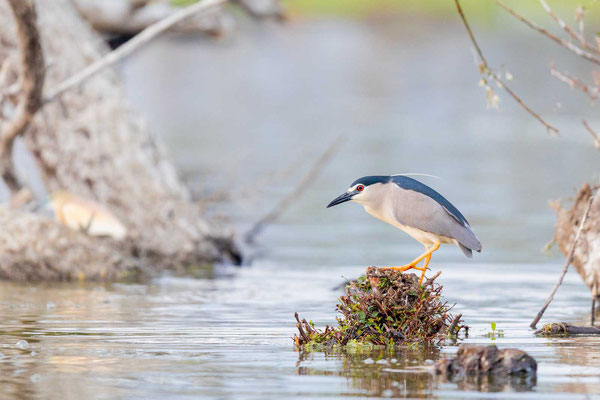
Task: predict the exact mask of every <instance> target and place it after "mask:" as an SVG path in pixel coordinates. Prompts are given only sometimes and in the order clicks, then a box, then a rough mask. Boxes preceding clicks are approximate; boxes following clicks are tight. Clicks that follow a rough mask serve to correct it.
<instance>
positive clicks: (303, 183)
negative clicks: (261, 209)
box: [244, 137, 343, 243]
mask: <svg viewBox="0 0 600 400" xmlns="http://www.w3.org/2000/svg"><path fill="white" fill-rule="evenodd" d="M342 142H343V140H342V138H341V137H339V138H337V139H335V140H334V141H333V142H332V143H331V144H330V145H329V146H327V149H326V150H325V151H324V152H323V154H321V156H320V157H319V158H318V159H317V160H316V161H315V163H314V164H313V166H312V167H311V169H310V170H309V171H308V172H307V173H306V175H304V177H303V178H302V179H301V180H300V182H298V185H296V187H295V189H294V190H292V191H291V192H290V193H289V194H288V195H287V196H285V197H284V198H283V199H282V200H281V201H280V202H279V203H277V205H276V206H275V208H274V209H273V210H271V211H269V212H268V213H267V214H265V215H264V216H263V217H262V218H260V219H259V220H258V221H256V222H255V223H254V225H252V227H251V228H250V229H249V230H248V232H246V234H245V235H244V238H245V240H246V242H247V243H252V241H253V240H254V237H255V236H256V235H258V234H259V233H260V231H262V229H263V228H264V226H265V225H267V224H269V223H271V222H273V221H275V220H276V219H277V218H279V216H280V215H281V214H282V213H283V212H284V211H285V210H287V208H288V207H289V206H290V205H291V204H292V203H293V202H294V200H295V199H297V198H298V197H299V196H300V195H301V194H302V193H303V192H304V191H305V190H306V188H307V187H308V186H309V185H310V183H311V182H312V181H314V180H315V179H316V177H317V176H319V174H320V172H321V170H322V169H323V167H324V166H325V164H327V162H329V160H330V159H331V158H332V157H333V156H334V154H335V153H336V152H337V150H338V149H339V147H340V146H341V144H342Z"/></svg>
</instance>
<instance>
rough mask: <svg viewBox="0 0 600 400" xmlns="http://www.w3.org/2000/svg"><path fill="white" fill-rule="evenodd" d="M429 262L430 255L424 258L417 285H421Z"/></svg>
mask: <svg viewBox="0 0 600 400" xmlns="http://www.w3.org/2000/svg"><path fill="white" fill-rule="evenodd" d="M430 260H431V254H430V255H428V256H427V257H425V262H424V263H423V272H422V273H421V278H420V279H419V285H422V284H423V278H425V271H427V266H428V265H429V261H430Z"/></svg>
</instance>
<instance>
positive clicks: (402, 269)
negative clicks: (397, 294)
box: [380, 264, 427, 272]
mask: <svg viewBox="0 0 600 400" xmlns="http://www.w3.org/2000/svg"><path fill="white" fill-rule="evenodd" d="M380 269H393V270H394V271H400V272H404V271H408V270H409V269H418V270H419V271H427V268H421V267H417V266H416V265H410V264H408V265H401V266H399V267H381V268H380Z"/></svg>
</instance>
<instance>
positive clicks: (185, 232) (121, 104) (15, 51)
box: [0, 0, 240, 280]
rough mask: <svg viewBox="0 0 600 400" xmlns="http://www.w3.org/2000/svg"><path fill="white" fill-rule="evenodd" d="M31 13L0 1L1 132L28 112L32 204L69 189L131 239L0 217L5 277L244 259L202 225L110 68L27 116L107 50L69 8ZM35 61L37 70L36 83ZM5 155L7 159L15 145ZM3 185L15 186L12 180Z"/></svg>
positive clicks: (32, 218) (20, 215)
mask: <svg viewBox="0 0 600 400" xmlns="http://www.w3.org/2000/svg"><path fill="white" fill-rule="evenodd" d="M35 4H36V6H37V8H38V9H37V22H34V21H35V14H36V13H35V12H33V9H32V8H30V11H31V12H29V13H27V12H20V11H23V10H21V9H19V7H32V3H31V2H29V1H25V0H14V1H13V0H10V1H5V0H1V1H0V117H1V120H0V121H1V126H0V129H1V131H2V132H4V133H6V132H7V131H10V129H9V128H10V124H12V123H13V121H15V120H16V119H17V118H20V117H19V116H20V112H21V109H22V108H24V109H25V110H26V111H27V110H28V113H29V114H30V115H28V116H27V118H25V120H26V122H27V123H26V124H21V123H20V126H21V127H22V129H19V132H17V134H19V133H23V138H24V143H25V145H26V149H27V151H28V152H29V154H30V156H31V157H32V158H33V160H34V161H35V165H36V167H37V175H39V177H38V178H37V180H38V182H37V183H36V182H33V184H32V185H31V186H32V187H38V188H40V187H41V193H37V194H38V197H42V198H43V197H45V196H46V194H47V193H50V192H53V191H56V190H68V191H69V192H71V193H73V194H76V195H78V196H82V197H84V198H89V199H92V200H95V201H97V202H98V203H101V204H103V205H105V206H106V207H107V208H108V209H110V210H111V212H113V213H114V214H115V215H116V216H117V217H118V218H119V219H120V220H121V221H122V222H123V223H124V224H125V225H126V227H127V231H128V236H127V238H126V240H125V241H123V242H115V241H110V240H107V239H101V238H95V237H88V236H86V235H85V233H83V232H77V231H70V232H68V233H67V231H66V230H65V229H64V227H62V226H57V224H58V223H57V222H54V221H53V220H50V219H48V218H46V217H44V216H42V215H39V214H37V213H35V214H34V213H31V212H27V211H19V212H16V211H13V210H9V209H8V208H6V209H2V210H1V212H0V214H1V215H0V218H1V219H2V221H3V223H2V226H3V229H2V230H0V254H2V258H1V263H0V277H2V278H5V279H41V280H57V279H74V278H76V277H79V278H81V277H82V276H83V277H86V278H89V279H114V278H116V277H118V276H119V274H120V273H121V272H124V271H127V270H129V269H132V268H134V269H137V268H139V266H140V265H144V266H152V268H151V269H150V270H153V271H158V270H161V269H164V268H175V267H179V266H185V265H198V264H205V263H214V262H221V261H233V262H240V255H239V253H238V251H237V249H236V247H235V245H234V242H233V240H232V238H231V235H230V234H229V233H227V232H224V231H223V230H221V229H220V228H218V227H216V226H215V225H214V224H212V223H211V222H209V221H207V220H206V219H204V218H203V215H202V209H201V207H199V205H198V204H196V203H194V202H193V201H192V200H191V198H190V195H189V193H188V190H187V188H186V187H185V185H184V184H183V183H182V181H181V180H180V179H179V177H178V176H177V173H176V171H175V169H174V167H173V165H172V164H171V163H170V162H169V161H168V160H167V158H166V157H165V153H164V151H163V149H162V147H161V145H160V143H158V142H157V140H156V139H155V138H154V137H153V136H152V134H151V132H150V130H149V129H148V127H147V126H146V125H145V123H144V121H143V120H142V119H141V118H140V116H139V115H137V114H136V113H135V112H134V111H133V110H132V109H131V107H130V105H129V104H128V102H127V100H126V99H125V97H124V95H123V90H122V87H121V84H120V80H119V77H118V76H117V73H116V71H114V70H112V69H108V68H107V69H105V70H103V71H102V72H100V73H99V74H98V75H96V76H95V77H94V78H92V79H90V80H88V81H87V82H85V83H84V84H83V85H81V86H79V87H77V88H76V89H73V90H70V91H67V92H65V93H63V94H61V95H60V96H59V97H57V98H56V99H54V100H53V101H51V102H49V103H48V104H46V105H44V106H43V108H42V109H40V110H38V111H37V112H33V110H34V109H35V108H37V107H33V105H35V106H39V104H35V103H36V102H39V88H41V85H42V83H43V84H44V92H45V91H46V90H48V89H50V90H51V89H52V88H53V87H56V86H57V85H58V84H59V83H60V82H62V81H64V80H65V79H67V78H68V77H70V76H72V75H73V74H75V73H76V72H78V71H80V70H82V69H83V68H84V67H86V66H87V65H89V64H90V63H92V62H94V61H96V60H98V59H100V58H101V57H102V56H104V55H105V54H106V53H107V52H108V48H107V46H106V45H105V43H104V42H103V41H102V40H101V38H100V37H99V36H98V35H97V34H96V33H95V32H94V31H93V30H92V29H91V27H90V26H89V25H88V24H87V23H86V22H85V21H83V20H82V18H81V17H80V15H79V14H78V13H77V11H76V10H75V9H74V7H73V6H72V4H71V2H70V1H68V0H54V1H52V2H46V1H39V2H36V3H35ZM11 6H12V7H11ZM11 11H12V12H11ZM25 11H26V10H25ZM38 34H39V36H38ZM24 37H25V38H26V41H23V40H22V39H23V38H24ZM36 37H38V38H39V39H40V40H39V41H37V44H38V45H39V44H40V42H41V49H42V51H43V57H42V56H40V55H38V56H34V57H33V61H32V60H31V57H29V59H28V56H31V54H34V55H35V54H39V53H36ZM23 44H26V46H25V47H24V46H23ZM24 51H25V53H24ZM44 60H45V62H44ZM39 62H42V63H44V69H43V73H42V76H37V77H36V74H37V73H38V72H39V69H38V66H39V65H38V64H39ZM32 93H33V95H32ZM22 104H23V105H24V106H21V105H22ZM32 104H33V105H32ZM30 106H31V107H30ZM7 137H8V136H6V135H3V137H2V138H0V140H5V139H6V138H7ZM14 137H16V134H15V135H14ZM14 137H13V138H14ZM4 146H6V147H7V152H8V153H10V150H11V149H10V147H11V144H10V143H4ZM3 171H4V172H5V174H6V172H7V171H8V172H9V173H10V172H11V171H9V170H8V169H6V168H5V169H4V170H3ZM13 172H14V171H13ZM34 176H35V174H34ZM15 177H17V174H16V173H15ZM5 182H6V183H7V184H8V185H9V187H10V185H11V180H10V179H6V181H5ZM15 182H17V184H16V185H15V186H14V187H10V189H11V192H13V194H17V193H19V191H20V184H19V182H20V181H19V179H18V177H17V178H16V180H15ZM38 191H39V190H38ZM14 198H15V196H13V199H14ZM11 228H12V230H11ZM16 249H20V251H16ZM73 249H78V250H77V251H74V250H73ZM84 250H85V251H84ZM43 255H45V256H43ZM37 256H39V258H36V257H37ZM24 266H27V267H24ZM82 274H83V275H82Z"/></svg>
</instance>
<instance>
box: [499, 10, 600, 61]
mask: <svg viewBox="0 0 600 400" xmlns="http://www.w3.org/2000/svg"><path fill="white" fill-rule="evenodd" d="M494 1H495V2H496V4H498V5H499V6H500V7H502V8H504V10H506V11H507V12H508V13H509V14H510V15H512V16H513V17H515V18H516V19H518V20H519V21H521V22H523V23H524V24H525V25H527V26H529V27H530V28H531V29H533V30H535V31H537V32H539V33H541V34H542V35H544V36H546V37H548V38H550V39H551V40H553V41H554V42H556V43H558V44H559V45H561V46H562V47H564V48H566V49H567V50H570V51H571V52H573V53H575V54H577V55H578V56H580V57H583V58H584V59H586V60H588V61H590V62H593V63H594V64H598V65H600V58H598V57H596V56H595V55H594V54H591V53H589V52H587V51H585V50H583V49H581V48H580V47H577V46H575V45H574V44H573V43H571V42H567V41H566V40H564V39H561V38H559V37H558V36H556V35H554V34H553V33H550V32H548V30H546V29H544V28H542V27H541V26H539V25H537V24H535V23H534V22H532V21H530V20H529V19H527V18H525V17H524V16H522V15H521V14H519V13H517V12H516V11H515V10H513V9H512V8H510V7H509V6H507V5H506V4H504V3H503V2H501V1H500V0H494Z"/></svg>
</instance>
